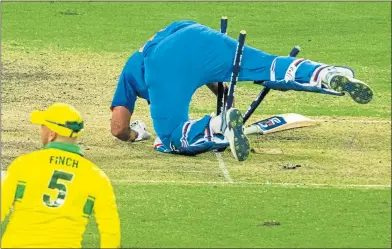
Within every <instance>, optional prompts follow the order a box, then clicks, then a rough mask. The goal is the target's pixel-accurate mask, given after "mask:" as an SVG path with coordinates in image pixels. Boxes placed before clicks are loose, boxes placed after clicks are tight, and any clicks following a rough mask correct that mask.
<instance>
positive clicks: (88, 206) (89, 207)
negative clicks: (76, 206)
mask: <svg viewBox="0 0 392 249" xmlns="http://www.w3.org/2000/svg"><path fill="white" fill-rule="evenodd" d="M89 197H90V196H89ZM93 209H94V200H92V199H87V201H86V203H85V204H84V208H83V213H84V214H85V215H87V216H90V215H91V214H92V213H93Z"/></svg>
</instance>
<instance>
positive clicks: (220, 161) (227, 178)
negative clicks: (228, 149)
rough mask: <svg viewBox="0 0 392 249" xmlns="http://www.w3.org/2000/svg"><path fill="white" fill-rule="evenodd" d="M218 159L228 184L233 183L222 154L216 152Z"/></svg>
mask: <svg viewBox="0 0 392 249" xmlns="http://www.w3.org/2000/svg"><path fill="white" fill-rule="evenodd" d="M215 155H216V158H217V159H218V162H219V168H220V169H221V170H222V173H223V176H224V177H225V179H226V180H227V182H228V183H233V179H231V177H230V174H229V170H228V169H227V167H226V165H225V162H224V161H223V158H222V154H221V153H220V152H215Z"/></svg>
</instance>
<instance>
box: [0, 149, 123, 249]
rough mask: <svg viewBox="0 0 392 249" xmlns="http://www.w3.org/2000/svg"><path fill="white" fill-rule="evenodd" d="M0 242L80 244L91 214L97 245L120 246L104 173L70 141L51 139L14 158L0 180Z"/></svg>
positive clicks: (112, 200)
mask: <svg viewBox="0 0 392 249" xmlns="http://www.w3.org/2000/svg"><path fill="white" fill-rule="evenodd" d="M12 205H13V212H12V214H11V216H10V219H9V223H8V225H7V228H6V231H5V233H4V234H3V237H2V240H1V247H19V248H25V247H40V248H42V247H50V248H60V247H61V248H62V247H66V248H71V247H72V248H74V247H81V241H82V235H83V233H84V231H85V228H86V225H87V223H88V220H89V217H90V215H91V214H94V216H95V219H96V221H97V224H98V229H99V232H100V238H101V247H106V248H118V247H120V220H119V216H118V212H117V204H116V199H115V196H114V193H113V188H112V186H111V184H110V182H109V179H108V177H107V176H106V175H105V173H104V172H103V171H102V170H100V169H99V168H98V167H97V166H96V165H94V164H93V163H92V162H90V161H88V160H87V159H85V158H83V154H82V152H81V149H80V148H79V147H78V146H77V145H74V144H70V143H61V142H52V143H49V144H47V145H46V146H45V147H44V149H42V150H40V151H36V152H32V153H29V154H26V155H23V156H20V157H18V158H17V159H15V160H14V161H13V162H12V164H11V165H10V166H9V168H8V170H7V174H6V176H5V178H4V180H3V181H2V184H1V221H2V222H3V221H4V218H5V217H6V216H7V215H8V213H9V212H10V209H11V207H12Z"/></svg>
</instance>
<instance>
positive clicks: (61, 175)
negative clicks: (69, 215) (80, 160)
mask: <svg viewBox="0 0 392 249" xmlns="http://www.w3.org/2000/svg"><path fill="white" fill-rule="evenodd" d="M73 176H74V175H73V174H72V173H67V172H64V171H60V170H55V171H54V172H53V175H52V178H51V179H50V182H49V185H48V188H50V189H57V190H58V194H57V197H56V198H55V199H54V200H51V196H50V195H47V194H44V196H43V197H42V200H43V202H44V204H45V205H46V206H47V207H51V208H56V207H60V206H62V205H63V204H64V202H65V197H66V195H67V186H66V184H65V183H62V182H58V180H63V181H67V182H71V181H72V179H73Z"/></svg>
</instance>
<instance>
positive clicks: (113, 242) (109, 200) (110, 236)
mask: <svg viewBox="0 0 392 249" xmlns="http://www.w3.org/2000/svg"><path fill="white" fill-rule="evenodd" d="M99 178H100V181H99V184H98V185H99V186H98V188H97V194H96V199H95V203H94V216H95V220H96V222H97V224H98V230H99V233H100V238H101V248H120V244H121V230H120V218H119V215H118V211H117V203H116V197H115V196H114V191H113V187H112V185H111V183H110V181H109V178H108V177H107V176H106V174H105V173H104V172H103V171H101V172H100V177H99Z"/></svg>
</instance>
